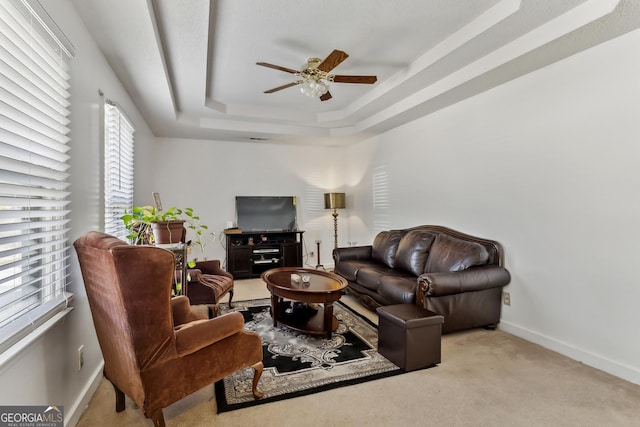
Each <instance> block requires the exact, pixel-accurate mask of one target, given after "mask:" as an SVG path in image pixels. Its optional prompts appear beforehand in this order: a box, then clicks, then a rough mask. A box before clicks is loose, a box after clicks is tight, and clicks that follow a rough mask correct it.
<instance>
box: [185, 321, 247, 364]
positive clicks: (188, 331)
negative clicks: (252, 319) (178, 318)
mask: <svg viewBox="0 0 640 427" xmlns="http://www.w3.org/2000/svg"><path fill="white" fill-rule="evenodd" d="M243 328H244V318H243V317H242V314H240V313H238V312H233V313H227V314H224V315H222V316H218V317H215V318H213V319H208V320H198V321H195V322H190V323H186V324H184V325H181V326H179V327H178V328H177V329H176V331H175V336H176V351H177V352H178V356H186V355H187V354H191V353H195V352H196V351H198V350H200V349H202V348H204V347H207V346H209V345H211V344H213V343H215V342H218V341H221V340H223V339H225V338H227V337H230V336H231V335H234V334H237V333H238V332H240V331H242V330H243Z"/></svg>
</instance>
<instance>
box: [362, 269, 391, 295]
mask: <svg viewBox="0 0 640 427" xmlns="http://www.w3.org/2000/svg"><path fill="white" fill-rule="evenodd" d="M394 274H395V272H394V270H392V269H390V268H387V267H385V266H383V265H380V264H376V265H371V266H367V267H362V268H360V270H358V277H357V280H356V282H357V283H358V284H359V285H360V286H363V287H365V288H367V289H371V290H372V291H377V290H378V287H379V286H380V278H381V277H382V276H383V275H394Z"/></svg>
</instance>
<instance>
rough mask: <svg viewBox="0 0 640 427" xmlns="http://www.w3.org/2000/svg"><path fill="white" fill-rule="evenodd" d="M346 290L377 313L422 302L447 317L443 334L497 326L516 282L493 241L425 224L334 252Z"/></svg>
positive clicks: (379, 236)
mask: <svg viewBox="0 0 640 427" xmlns="http://www.w3.org/2000/svg"><path fill="white" fill-rule="evenodd" d="M333 258H334V260H335V273H337V274H339V275H340V276H342V277H344V278H345V279H347V281H348V282H349V285H348V287H347V292H348V293H349V294H351V295H353V296H355V297H356V298H358V299H359V300H360V301H361V302H362V303H363V304H364V305H366V306H367V307H369V308H371V309H372V310H374V309H376V308H377V307H380V306H387V305H394V304H417V305H419V306H421V307H424V308H426V309H428V310H431V311H433V312H435V313H438V314H440V315H442V316H444V324H443V326H442V332H443V333H447V332H452V331H457V330H462V329H469V328H474V327H488V328H495V327H496V325H497V324H498V322H499V321H500V308H501V295H502V287H503V286H505V285H507V284H508V283H509V281H510V280H511V277H510V275H509V272H508V271H507V270H506V269H505V268H504V267H503V258H504V256H503V251H502V247H501V246H500V244H499V243H498V242H496V241H493V240H488V239H483V238H480V237H474V236H471V235H468V234H464V233H461V232H459V231H455V230H452V229H449V228H446V227H442V226H437V225H422V226H418V227H413V228H408V229H404V230H390V231H383V232H381V233H379V234H378V235H377V236H376V237H375V239H374V241H373V244H372V245H369V246H354V247H348V248H337V249H335V250H334V251H333Z"/></svg>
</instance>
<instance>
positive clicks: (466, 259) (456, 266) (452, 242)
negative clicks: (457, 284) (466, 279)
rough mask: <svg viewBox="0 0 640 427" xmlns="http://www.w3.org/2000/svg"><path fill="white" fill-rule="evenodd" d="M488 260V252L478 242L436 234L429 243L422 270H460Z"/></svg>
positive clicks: (431, 271) (428, 271) (436, 271)
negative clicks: (429, 248) (431, 243)
mask: <svg viewBox="0 0 640 427" xmlns="http://www.w3.org/2000/svg"><path fill="white" fill-rule="evenodd" d="M488 260H489V252H488V251H487V249H486V248H485V247H484V246H482V245H481V244H480V243H475V242H469V241H467V240H462V239H458V238H455V237H451V236H448V235H446V234H438V235H437V236H436V239H435V241H434V242H433V245H431V250H430V251H429V256H428V258H427V263H426V266H425V269H424V271H425V273H440V272H445V271H460V270H465V269H467V268H469V267H471V266H474V265H484V264H486V263H487V261H488Z"/></svg>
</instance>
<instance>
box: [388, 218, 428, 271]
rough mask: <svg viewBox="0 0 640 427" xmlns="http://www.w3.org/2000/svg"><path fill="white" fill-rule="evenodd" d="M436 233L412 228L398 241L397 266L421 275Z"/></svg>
mask: <svg viewBox="0 0 640 427" xmlns="http://www.w3.org/2000/svg"><path fill="white" fill-rule="evenodd" d="M435 237H436V236H435V234H433V233H430V232H428V231H421V230H411V231H409V232H407V234H405V235H404V236H402V239H400V242H399V243H398V250H397V251H396V262H395V266H396V268H399V269H401V270H404V271H406V272H409V273H412V274H413V275H414V276H416V277H417V276H419V275H421V274H422V273H423V272H424V266H425V264H426V262H427V255H429V249H430V248H431V244H432V243H433V240H434V239H435Z"/></svg>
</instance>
